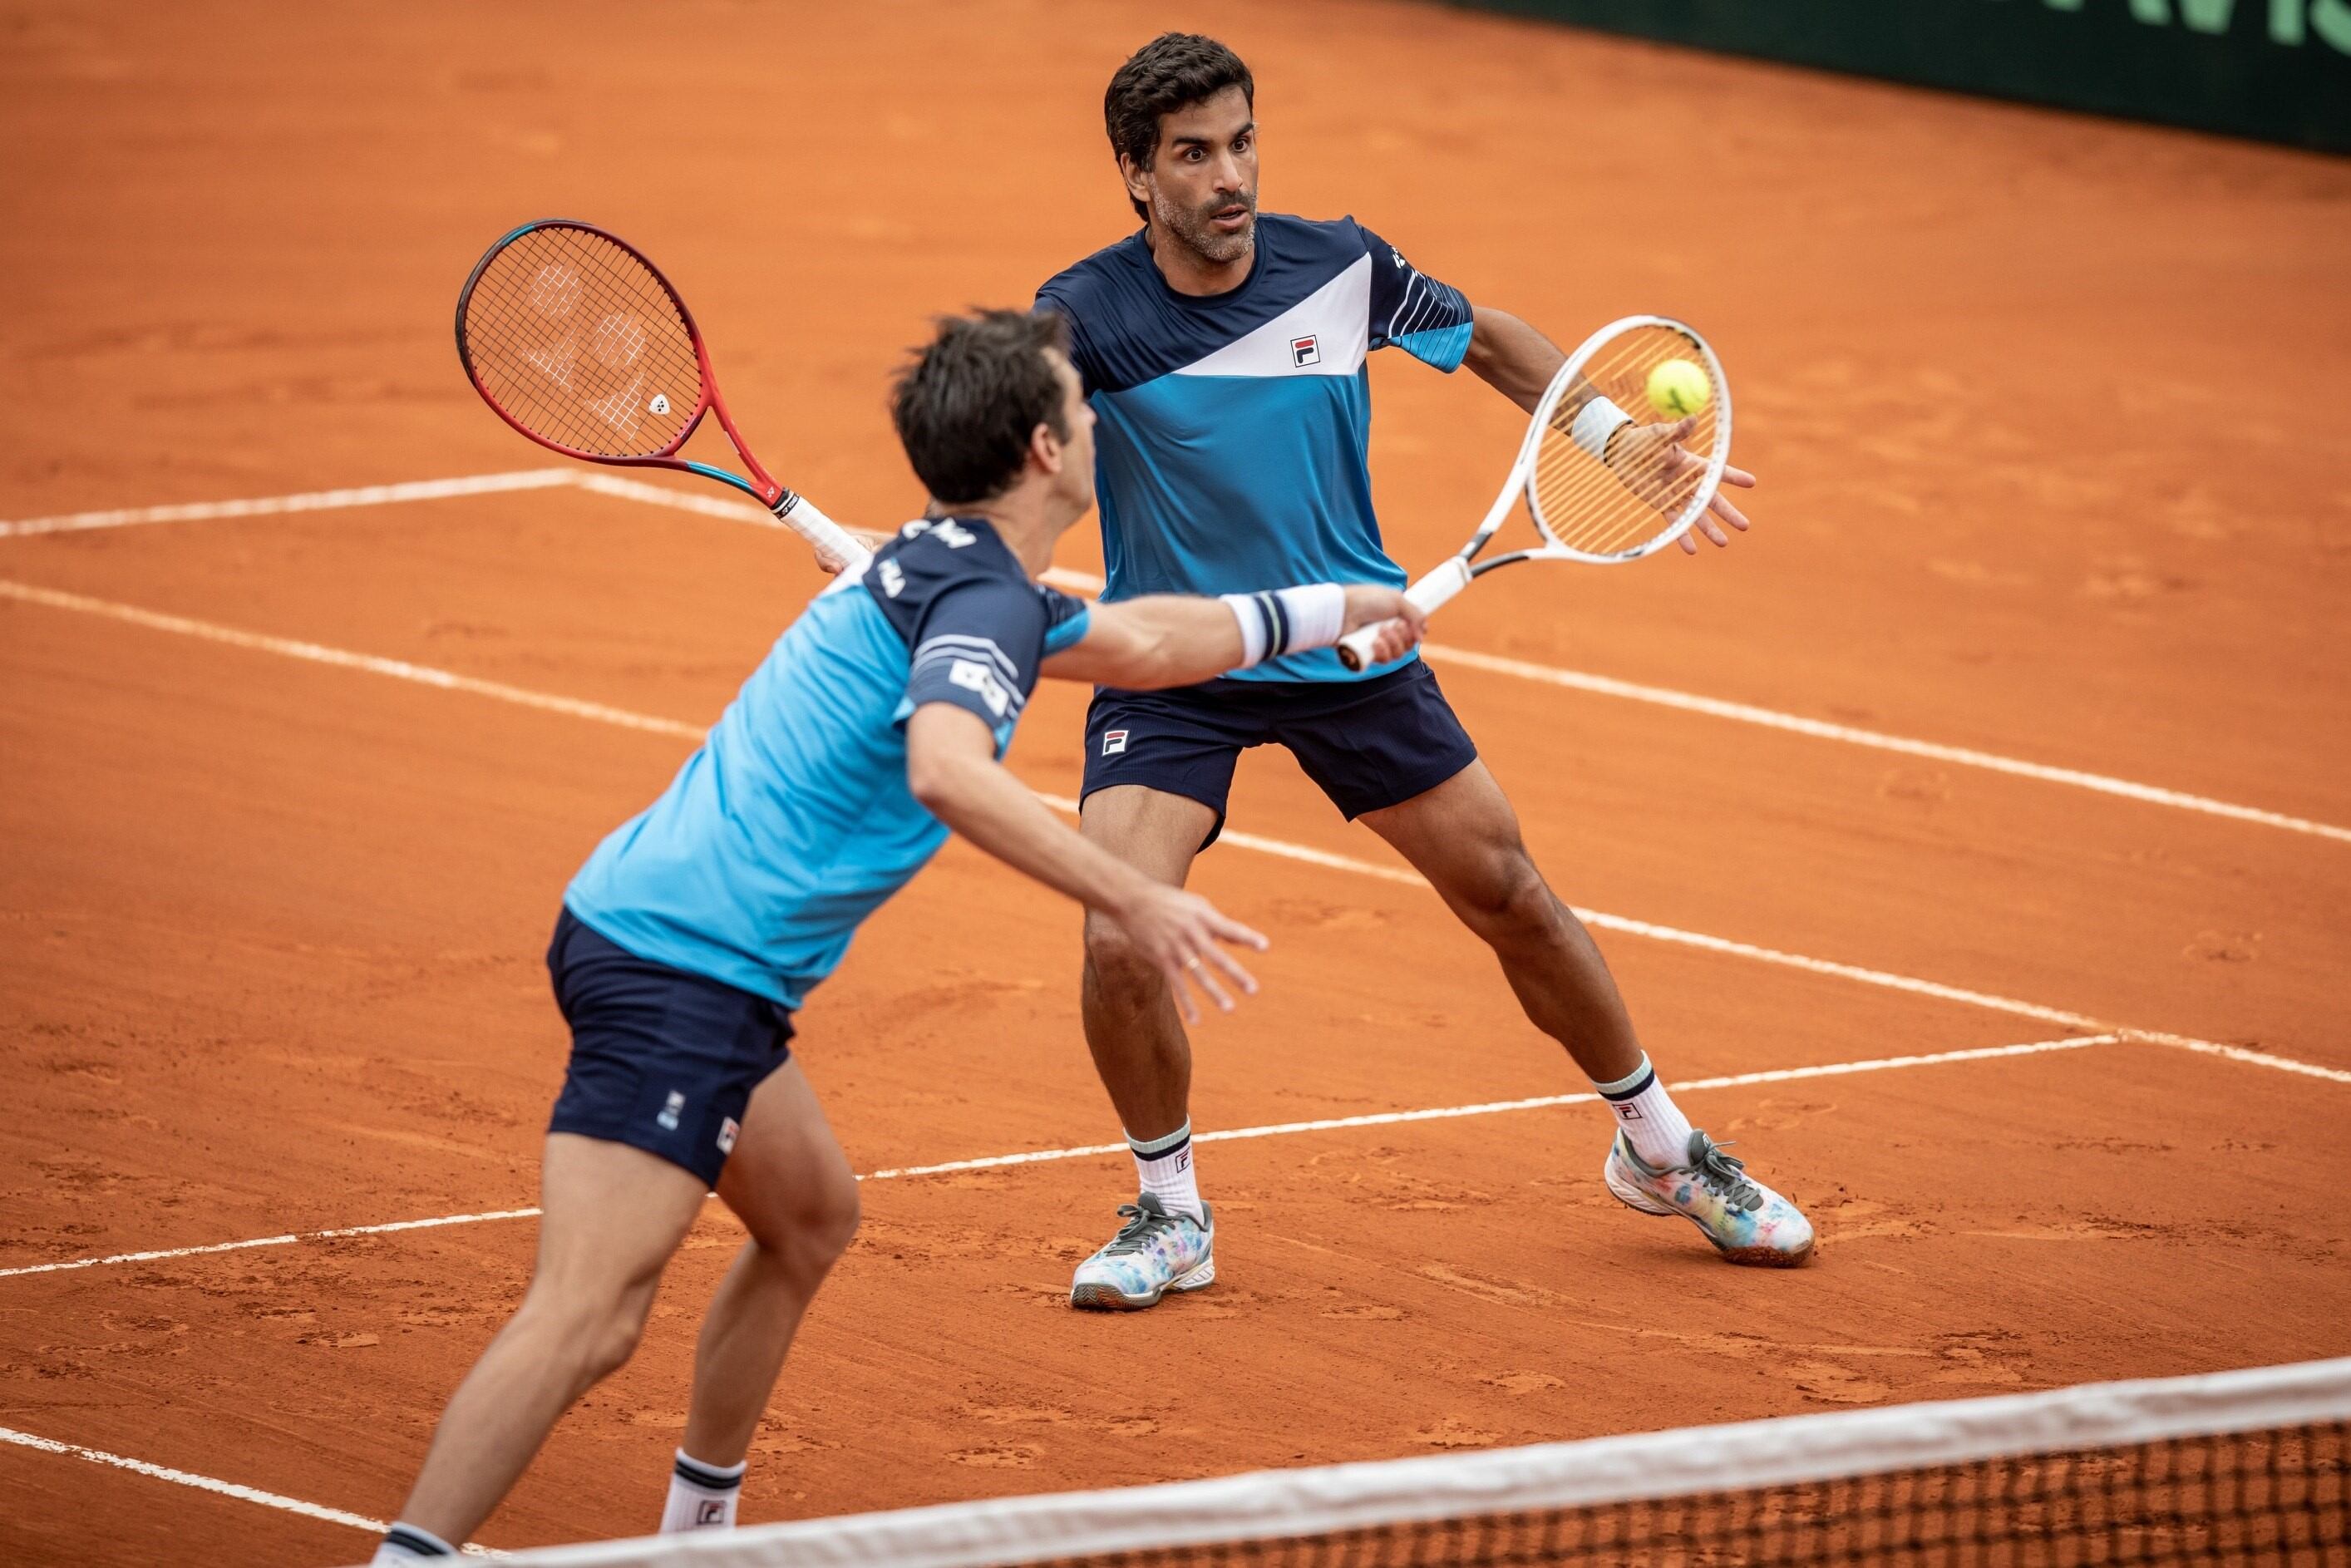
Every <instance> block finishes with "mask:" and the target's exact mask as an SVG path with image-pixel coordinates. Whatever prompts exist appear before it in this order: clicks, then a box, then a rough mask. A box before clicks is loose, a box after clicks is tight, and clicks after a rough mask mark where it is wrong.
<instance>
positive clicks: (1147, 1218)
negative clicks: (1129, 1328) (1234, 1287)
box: [1070, 1192, 1217, 1312]
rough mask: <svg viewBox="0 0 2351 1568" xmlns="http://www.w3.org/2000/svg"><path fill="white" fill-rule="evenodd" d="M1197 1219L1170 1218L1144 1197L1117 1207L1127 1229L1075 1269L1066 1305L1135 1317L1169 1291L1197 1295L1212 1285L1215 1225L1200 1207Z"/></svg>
mask: <svg viewBox="0 0 2351 1568" xmlns="http://www.w3.org/2000/svg"><path fill="white" fill-rule="evenodd" d="M1200 1213H1201V1216H1202V1218H1199V1219H1194V1218H1192V1217H1191V1216H1190V1215H1188V1214H1172V1213H1170V1212H1168V1210H1167V1207H1166V1206H1165V1205H1164V1204H1162V1203H1161V1202H1160V1201H1159V1199H1158V1197H1157V1196H1156V1195H1155V1194H1152V1193H1147V1192H1146V1193H1144V1194H1143V1195H1141V1196H1140V1197H1137V1198H1136V1199H1135V1200H1134V1202H1133V1203H1129V1204H1123V1205H1121V1206H1120V1207H1119V1211H1118V1214H1119V1218H1121V1219H1123V1220H1124V1221H1125V1222H1126V1223H1125V1224H1123V1225H1122V1226H1121V1227H1119V1232H1118V1234H1117V1235H1116V1236H1113V1237H1112V1238H1111V1239H1110V1243H1109V1245H1108V1246H1106V1247H1104V1248H1103V1249H1102V1250H1101V1251H1099V1252H1097V1253H1095V1254H1094V1255H1093V1256H1092V1257H1091V1258H1089V1259H1087V1260H1085V1261H1084V1262H1082V1263H1081V1264H1079V1265H1078V1273H1077V1278H1076V1279H1074V1280H1072V1281H1071V1283H1070V1305H1071V1306H1073V1307H1087V1308H1092V1310H1094V1311H1097V1312H1141V1311H1142V1310H1143V1309H1144V1308H1145V1307H1155V1306H1157V1305H1158V1304H1159V1298H1160V1297H1162V1296H1164V1295H1165V1294H1166V1293H1167V1292H1168V1291H1196V1290H1198V1289H1199V1288H1200V1287H1201V1286H1203V1285H1206V1284H1207V1283H1209V1282H1210V1281H1213V1280H1215V1279H1216V1277H1217V1259H1216V1253H1215V1242H1216V1236H1217V1228H1216V1220H1215V1218H1214V1217H1213V1216H1211V1215H1210V1214H1209V1213H1208V1206H1207V1204H1205V1203H1204V1204H1202V1205H1201V1206H1200Z"/></svg>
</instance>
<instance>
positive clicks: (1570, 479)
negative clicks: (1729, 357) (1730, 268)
mask: <svg viewBox="0 0 2351 1568" xmlns="http://www.w3.org/2000/svg"><path fill="white" fill-rule="evenodd" d="M1673 360H1681V361H1688V362H1689V363H1691V364H1692V365H1695V366H1697V367H1699V368H1700V369H1701V371H1703V373H1704V374H1705V375H1706V377H1707V380H1708V392H1709V395H1708V398H1707V401H1706V403H1705V406H1704V407H1703V408H1701V409H1699V410H1698V413H1697V414H1696V415H1695V417H1694V418H1693V419H1692V421H1691V427H1690V429H1689V432H1688V433H1687V434H1686V435H1685V436H1683V438H1682V439H1681V441H1680V442H1679V443H1678V444H1677V445H1672V446H1668V445H1667V444H1665V443H1663V442H1662V441H1659V440H1657V439H1656V438H1654V437H1650V436H1646V435H1643V436H1640V437H1638V438H1635V433H1634V432H1633V431H1630V430H1628V431H1625V432H1624V433H1622V434H1618V435H1617V436H1616V437H1615V438H1614V441H1613V442H1612V443H1611V455H1612V456H1613V458H1614V462H1613V463H1604V462H1603V461H1602V460H1601V459H1600V458H1598V457H1595V456H1593V455H1592V454H1591V453H1589V452H1587V451H1585V450H1584V449H1583V446H1582V445H1581V444H1578V443H1577V442H1576V440H1575V439H1574V437H1573V434H1571V433H1570V431H1571V427H1572V425H1573V422H1574V416H1575V414H1576V413H1579V412H1580V411H1581V410H1582V409H1583V406H1584V405H1585V403H1586V402H1588V401H1589V400H1588V397H1572V398H1569V399H1566V400H1563V401H1562V404H1561V407H1560V411H1559V413H1557V414H1555V415H1554V416H1553V418H1552V422H1551V424H1550V427H1549V428H1547V429H1546V430H1545V431H1544V432H1543V434H1542V436H1541V441H1540V443H1539V444H1538V447H1537V450H1536V454H1535V461H1534V463H1533V465H1532V472H1531V476H1530V478H1529V481H1528V486H1527V495H1528V500H1529V503H1530V509H1531V511H1532V512H1533V513H1534V515H1535V522H1536V526H1537V527H1539V528H1541V529H1542V531H1543V532H1544V533H1545V534H1546V535H1548V536H1549V537H1550V538H1552V540H1553V541H1554V542H1555V543H1557V544H1560V545H1562V546H1564V547H1565V548H1567V549H1572V550H1574V551H1577V552H1578V553H1581V554H1584V555H1592V556H1621V555H1625V554H1627V553H1629V552H1631V551H1634V550H1636V549H1640V548H1641V547H1643V546H1645V545H1646V544H1649V543H1651V542H1652V541H1654V540H1656V539H1657V538H1660V537H1662V536H1664V535H1666V534H1668V533H1670V532H1672V531H1674V530H1676V529H1677V528H1680V527H1681V526H1682V525H1683V524H1684V523H1685V521H1686V520H1687V518H1688V517H1689V516H1690V514H1691V513H1692V512H1693V511H1694V510H1695V509H1696V507H1698V506H1699V505H1702V504H1703V499H1704V498H1703V497H1702V496H1701V494H1700V492H1701V491H1702V490H1703V489H1704V487H1705V485H1706V478H1707V472H1708V465H1709V461H1710V459H1711V458H1712V456H1713V454H1714V449H1715V444H1716V441H1717V439H1718V431H1717V422H1716V411H1717V410H1718V409H1719V407H1720V406H1721V402H1722V399H1721V396H1720V389H1719V385H1718V384H1716V383H1715V380H1714V372H1713V371H1712V369H1711V361H1709V360H1708V356H1707V355H1706V353H1705V352H1704V350H1702V349H1700V348H1699V346H1698V343H1697V342H1696V341H1695V340H1693V339H1691V338H1690V337H1689V336H1688V335H1687V334H1686V333H1683V332H1681V331H1678V330H1677V329H1673V328H1670V327H1665V326H1657V325H1648V326H1642V327H1636V328H1634V329H1630V330H1628V331H1626V332H1625V333H1623V334H1621V335H1620V336H1618V337H1616V338H1614V339H1613V340H1610V341H1609V342H1607V343H1606V344H1604V345H1603V346H1602V348H1601V349H1600V350H1599V351H1598V352H1596V353H1594V354H1593V356H1592V357H1591V359H1590V360H1589V361H1587V362H1586V363H1585V365H1584V367H1583V379H1584V380H1585V382H1588V383H1589V384H1590V386H1591V388H1592V390H1593V392H1596V393H1597V394H1598V395H1600V396H1602V397H1605V398H1607V399H1608V400H1609V401H1610V402H1614V403H1615V404H1616V405H1617V406H1618V407H1620V408H1622V409H1624V410H1625V412H1626V413H1631V414H1632V415H1633V416H1634V419H1635V424H1636V426H1651V427H1654V426H1656V425H1665V424H1670V423H1674V419H1673V416H1672V415H1669V414H1665V413H1656V412H1654V411H1653V409H1652V405H1651V402H1650V397H1649V381H1650V377H1651V375H1652V373H1653V372H1655V371H1656V368H1657V367H1658V366H1659V365H1661V364H1664V363H1666V362H1667V361H1673ZM1628 439H1634V440H1635V444H1631V445H1627V441H1628Z"/></svg>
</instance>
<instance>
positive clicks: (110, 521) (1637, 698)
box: [0, 468, 2351, 843]
mask: <svg viewBox="0 0 2351 1568" xmlns="http://www.w3.org/2000/svg"><path fill="white" fill-rule="evenodd" d="M561 488H570V489H580V490H586V491H588V492H590V494H593V495H599V496H607V497H611V498H613V499H615V500H623V501H636V502H641V503H643V504H644V505H647V506H655V507H670V508H672V509H674V510H676V511H683V512H692V513H694V514H695V515H697V516H701V517H724V518H726V519H728V520H730V521H734V522H743V523H751V524H754V525H756V526H758V527H761V528H777V529H780V528H783V527H784V525H783V524H782V523H780V522H778V520H777V519H776V518H775V517H773V516H772V515H771V514H769V513H768V511H767V510H766V509H765V508H763V507H754V506H750V505H748V504H747V503H745V502H741V501H729V500H726V499H723V498H721V497H716V496H705V495H700V494H696V493H695V492H693V491H688V490H681V489H676V488H674V487H672V486H666V485H653V484H648V483H646V482H645V481H644V480H642V479H627V478H622V477H621V476H618V475H612V474H605V473H601V472H594V471H589V472H582V471H580V470H578V469H571V468H531V469H521V470H517V471H515V472H512V473H506V474H482V475H475V476H470V477H465V478H455V479H423V480H416V481H413V482H410V483H406V484H399V485H371V486H360V487H358V488H352V489H342V490H318V491H309V492H306V493H304V494H300V495H294V496H272V497H260V498H258V499H254V500H243V501H208V502H193V503H189V504H185V505H179V506H165V507H131V508H126V509H122V510H117V511H105V512H74V513H68V514H66V515H63V516H59V517H31V518H26V519H25V520H22V521H19V522H0V538H24V537H29V536H33V535H38V534H52V533H70V532H78V531H81V530H84V529H89V528H125V527H131V526H136V525H140V524H146V523H178V522H203V521H207V520H210V519H214V518H221V517H262V516H268V515H274V514H280V513H288V512H311V511H324V510H331V509H336V508H340V507H380V506H390V505H393V504H396V503H400V502H406V501H430V500H441V499H445V498H448V497H458V496H476V495H489V494H496V493H498V492H501V491H511V490H545V489H561ZM849 532H850V533H851V534H852V536H854V537H855V538H858V539H860V540H861V541H862V542H864V543H866V544H868V545H878V544H879V543H880V542H881V541H882V540H883V538H886V537H887V536H886V535H885V534H883V533H880V532H876V531H875V530H872V529H870V528H851V529H850V530H849ZM1045 580H1046V581H1048V582H1050V583H1051V584H1052V585H1053V586H1054V587H1056V588H1061V589H1066V590H1068V591H1071V592H1074V593H1096V592H1100V591H1101V590H1102V579H1101V578H1099V577H1096V576H1094V575H1093V574H1092V573H1090V572H1082V571H1072V570H1069V569H1067V568H1063V567H1055V568H1053V569H1051V570H1049V571H1047V572H1046V573H1045ZM1422 652H1423V653H1425V654H1426V656H1427V657H1429V658H1431V659H1434V660H1436V661H1437V662H1438V663H1440V664H1458V665H1460V666H1461V667H1462V668H1464V669H1471V670H1479V671H1482V672H1484V673H1486V674H1498V675H1510V676H1512V677H1515V678H1517V679H1519V680H1525V681H1535V682H1538V683H1541V684H1542V685H1552V686H1560V687H1563V688H1565V689H1567V690H1570V691H1578V692H1583V693H1585V694H1587V695H1593V696H1606V697H1616V698H1619V699H1622V700H1624V701H1627V702H1637V703H1646V704H1648V705H1649V706H1654V707H1664V708H1670V709H1673V710H1675V711H1677V712H1680V713H1689V714H1698V715H1701V716H1705V717H1708V718H1719V719H1724V720H1728V721H1729V722H1731V723H1734V724H1747V725H1754V726H1758V727H1762V728H1766V729H1776V730H1780V731H1782V732H1783V733H1785V734H1790V735H1802V736H1808V737H1811V738H1813V739H1815V740H1828V741H1838V742H1842V743H1844V745H1847V746H1858V747H1865V748H1867V749H1870V750H1876V751H1890V752H1894V753H1897V754H1899V755H1901V756H1905V757H1917V758H1925V759H1927V760H1929V761H1935V762H1944V763H1949V764H1950V765H1952V766H1954V767H1959V768H1980V769H1982V770H1983V771H1986V772H1991V773H2001V774H2006V775H2008V776H2010V777H2011V778H2017V779H2032V780H2035V781H2036V782H2039V783H2043V784H2058V785H2064V786H2067V787H2069V788H2072V789H2086V790H2089V791H2091V792H2093V793H2095V794H2101V795H2109V796H2114V797H2116V798H2117V799H2121V800H2137V801H2140V802H2142V803H2144V804H2147V805H2153V806H2164V807H2168V808H2170V809H2172V810H2181V811H2193V812H2197V813H2199V814H2201V815H2204V816H2208V817H2218V818H2222V819H2225V820H2228V821H2239V822H2251V823H2253V824H2255V825H2257V826H2261V827H2266V828H2276V829H2281V830H2283V831H2287V832H2294V833H2303V834H2306V835H2309V836H2311V837H2314V838H2322V839H2332V840H2334V841H2337V842H2341V843H2351V828H2345V827H2337V826H2335V825H2334V824H2333V823H2329V822H2321V821H2314V820H2313V819H2311V818H2307V817H2296V816H2291V815H2289V814H2287V813H2285V812H2283V811H2272V810H2266V809H2264V808H2262V807H2258V806H2242V805H2238V804H2236V803H2235V802H2233V801H2229V800H2216V799H2214V798H2213V797H2211V796H2208V795H2196V794H2191V793H2189V792H2188V791H2186V790H2181V789H2166V788H2164V787H2162V786H2160V785H2155V784H2141V783H2138V782H2137V781H2136V780H2133V779H2119V778H2116V777H2114V776H2112V775H2109V774H2104V773H2093V772H2090V771H2087V770H2086V769H2084V768H2059V767H2055V766H2053V765H2051V764H2048V763H2041V762H2031V761H2027V760H2025V759H2023V758H2015V757H2004V756H2001V754H1999V753H1997V752H1991V751H1980V750H1977V749H1976V748H1974V747H1963V746H1946V745H1943V744H1942V743H1940V742H1938V741H1929V740H1914V739H1911V738H1909V737H1906V736H1898V735H1890V734H1887V733H1886V732H1885V731H1883V730H1874V729H1862V728H1859V727H1855V726H1853V725H1844V724H1833V723H1830V722H1829V721H1827V720H1825V719H1816V718H1807V717H1805V716H1802V715H1801V714H1792V713H1782V712H1781V711H1779V710H1778V709H1776V708H1767V707H1762V706H1758V705H1756V704H1752V703H1739V702H1729V701H1725V700H1723V699H1721V698H1719V697H1708V696H1701V695H1698V694H1697V693H1695V692H1684V691H1677V690H1675V689H1674V688H1672V687H1670V686H1656V685H1646V684H1645V683H1642V682H1638V681H1625V680H1619V679H1617V678H1615V677H1614V676H1612V675H1598V674H1591V673H1589V672H1587V671H1583V670H1571V669H1565V668H1562V667H1560V666H1557V665H1552V664H1534V663H1531V662H1530V661H1528V660H1524V659H1511V658H1506V657H1503V656H1502V655H1500V654H1496V653H1479V652H1477V651H1476V650H1474V649H1468V648H1456V647H1453V646H1450V645H1448V644H1446V643H1427V644H1425V645H1424V647H1423V649H1422Z"/></svg>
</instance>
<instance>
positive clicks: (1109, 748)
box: [1102, 729, 1126, 757]
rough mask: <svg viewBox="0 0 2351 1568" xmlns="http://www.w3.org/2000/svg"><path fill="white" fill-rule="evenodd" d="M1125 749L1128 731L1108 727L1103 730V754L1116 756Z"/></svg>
mask: <svg viewBox="0 0 2351 1568" xmlns="http://www.w3.org/2000/svg"><path fill="white" fill-rule="evenodd" d="M1125 749H1126V731H1124V730H1123V729H1106V730H1104V731H1102V755H1103V756H1104V757H1116V756H1117V755H1118V754H1119V753H1120V752H1122V751H1124V750H1125Z"/></svg>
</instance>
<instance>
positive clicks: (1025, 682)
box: [906, 577, 1060, 745]
mask: <svg viewBox="0 0 2351 1568" xmlns="http://www.w3.org/2000/svg"><path fill="white" fill-rule="evenodd" d="M1055 597H1057V598H1058V597H1060V596H1059V595H1056V596H1055ZM1051 614H1052V612H1051V611H1050V608H1049V606H1048V605H1047V603H1046V601H1045V599H1044V597H1043V595H1042V594H1041V593H1040V591H1039V590H1038V589H1036V588H1035V587H1033V586H1031V585H1030V584H1029V583H1026V582H1020V581H1017V580H1011V579H1008V578H993V577H985V578H975V579H973V580H970V581H967V582H963V583H958V584H956V585H955V586H953V587H951V588H948V589H947V590H946V591H944V592H942V593H940V594H939V595H938V596H937V597H936V598H935V599H933V600H932V601H930V602H929V603H928V604H926V605H925V606H924V608H923V612H922V615H921V617H920V619H919V620H917V621H916V622H915V623H914V638H913V640H912V642H911V643H910V644H909V645H910V647H911V648H912V650H913V653H912V663H911V664H910V665H909V667H908V669H907V672H906V705H907V708H908V710H909V711H911V710H912V709H914V708H918V707H921V706H924V705H925V703H952V704H954V705H955V706H956V707H959V708H962V709H963V710H964V711H965V712H967V713H969V714H972V715H974V716H977V718H978V719H979V720H980V721H981V722H982V723H984V724H986V725H987V727H989V728H990V729H992V730H994V731H996V733H997V738H998V744H999V745H1001V744H1002V743H1003V742H1004V741H1007V740H1008V739H1010V738H1011V735H1012V726H1013V725H1014V724H1015V723H1017V722H1018V721H1019V717H1020V710H1021V709H1022V708H1024V707H1026V706H1028V704H1029V693H1030V692H1032V691H1034V690H1035V689H1036V687H1037V667H1038V665H1039V664H1042V663H1043V662H1044V657H1045V652H1046V645H1047V632H1048V627H1049V624H1050V621H1051Z"/></svg>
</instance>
